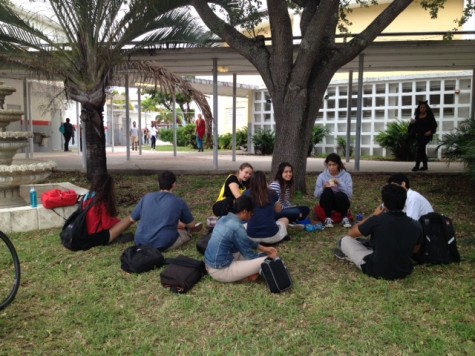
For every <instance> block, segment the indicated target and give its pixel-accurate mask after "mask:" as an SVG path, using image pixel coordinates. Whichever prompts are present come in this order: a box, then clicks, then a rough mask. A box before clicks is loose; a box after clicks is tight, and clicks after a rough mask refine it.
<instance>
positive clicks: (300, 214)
mask: <svg viewBox="0 0 475 356" xmlns="http://www.w3.org/2000/svg"><path fill="white" fill-rule="evenodd" d="M309 213H310V208H309V207H308V206H293V207H291V208H284V209H282V211H281V212H280V213H275V219H276V220H279V219H280V218H287V219H289V222H291V223H293V222H295V221H298V220H303V219H305V218H306V217H307V216H308V214H309Z"/></svg>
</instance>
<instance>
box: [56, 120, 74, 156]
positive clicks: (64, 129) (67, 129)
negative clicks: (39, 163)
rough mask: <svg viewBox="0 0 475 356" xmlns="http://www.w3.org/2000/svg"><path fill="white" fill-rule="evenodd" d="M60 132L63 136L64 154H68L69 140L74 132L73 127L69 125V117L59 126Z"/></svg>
mask: <svg viewBox="0 0 475 356" xmlns="http://www.w3.org/2000/svg"><path fill="white" fill-rule="evenodd" d="M60 131H61V133H62V134H63V136H64V152H68V151H69V141H71V138H72V137H73V135H74V131H75V129H74V126H73V125H72V124H71V120H70V119H69V117H68V118H66V122H65V123H64V124H62V125H61V127H60ZM73 144H74V142H73Z"/></svg>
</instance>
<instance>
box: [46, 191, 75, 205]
mask: <svg viewBox="0 0 475 356" xmlns="http://www.w3.org/2000/svg"><path fill="white" fill-rule="evenodd" d="M77 201H78V195H77V194H76V192H75V191H74V190H66V191H62V190H60V189H52V190H48V191H47V192H44V193H43V194H41V204H43V207H44V208H46V209H54V208H59V207H62V206H70V205H74V204H76V203H77Z"/></svg>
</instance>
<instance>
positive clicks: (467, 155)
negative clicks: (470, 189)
mask: <svg viewBox="0 0 475 356" xmlns="http://www.w3.org/2000/svg"><path fill="white" fill-rule="evenodd" d="M440 147H444V148H445V151H444V157H446V158H448V159H449V160H450V161H455V160H459V159H461V160H462V161H464V162H465V164H466V166H467V168H468V170H469V174H470V177H471V179H472V180H475V119H474V118H470V119H467V120H464V121H462V122H461V123H460V124H459V127H457V128H455V130H454V131H453V132H449V133H446V134H444V135H443V136H442V138H441V139H440V141H439V145H438V146H437V150H438V149H439V148H440Z"/></svg>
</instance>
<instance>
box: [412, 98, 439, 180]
mask: <svg viewBox="0 0 475 356" xmlns="http://www.w3.org/2000/svg"><path fill="white" fill-rule="evenodd" d="M410 125H411V126H412V130H413V131H414V132H415V134H416V142H417V151H416V165H415V166H414V167H413V168H412V171H413V172H416V171H426V170H427V168H428V167H427V153H426V146H427V144H428V143H429V142H430V141H432V137H433V136H434V134H435V130H436V129H437V122H436V121H435V118H434V113H433V112H432V109H431V108H430V106H429V104H427V100H426V101H419V106H418V107H417V109H416V111H415V112H414V118H413V119H411V123H410ZM421 162H422V167H419V166H420V164H421Z"/></svg>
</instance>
